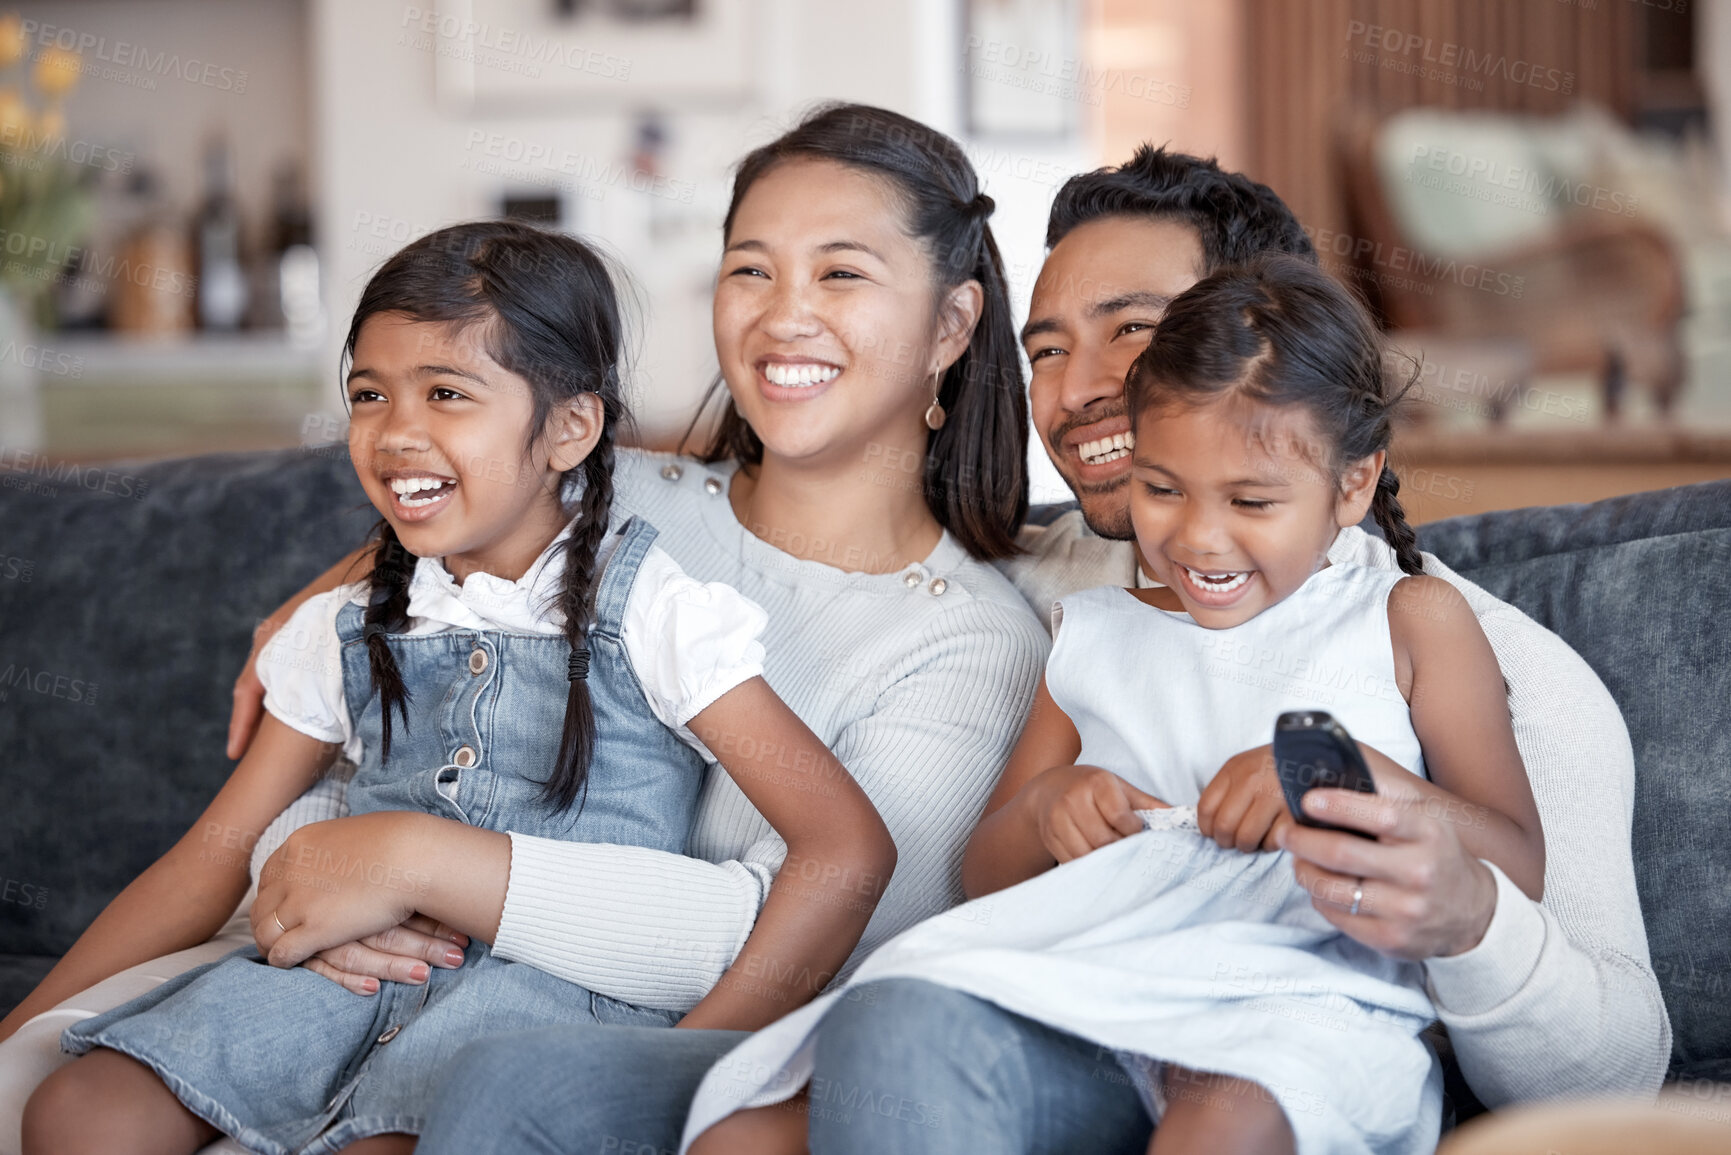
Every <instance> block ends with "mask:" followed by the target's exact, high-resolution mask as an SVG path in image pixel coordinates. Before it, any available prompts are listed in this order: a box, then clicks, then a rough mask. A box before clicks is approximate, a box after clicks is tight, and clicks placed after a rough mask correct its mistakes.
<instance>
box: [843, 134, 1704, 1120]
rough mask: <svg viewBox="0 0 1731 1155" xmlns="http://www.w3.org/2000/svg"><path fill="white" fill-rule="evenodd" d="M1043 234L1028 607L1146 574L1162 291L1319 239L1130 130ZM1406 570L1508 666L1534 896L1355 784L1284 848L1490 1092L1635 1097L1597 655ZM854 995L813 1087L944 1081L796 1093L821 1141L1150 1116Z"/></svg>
mask: <svg viewBox="0 0 1731 1155" xmlns="http://www.w3.org/2000/svg"><path fill="white" fill-rule="evenodd" d="M1046 243H1047V246H1048V249H1049V250H1050V251H1049V254H1048V256H1047V259H1046V263H1045V265H1044V267H1043V268H1042V270H1041V273H1040V276H1039V278H1038V280H1037V282H1036V284H1035V287H1034V292H1033V298H1032V302H1031V305H1030V309H1029V317H1028V322H1027V324H1026V326H1024V328H1023V330H1022V340H1023V345H1024V348H1025V349H1026V351H1027V355H1028V360H1029V362H1030V364H1031V366H1032V382H1031V385H1030V400H1031V403H1032V408H1033V418H1034V430H1035V433H1036V435H1037V436H1039V437H1040V438H1041V439H1042V441H1043V442H1044V445H1045V449H1046V452H1047V454H1048V455H1049V456H1050V457H1051V459H1052V462H1053V464H1054V465H1055V466H1056V467H1057V469H1058V472H1059V473H1060V474H1062V475H1063V477H1064V480H1065V482H1066V483H1067V484H1068V485H1069V486H1070V488H1071V490H1072V491H1073V492H1074V493H1075V495H1076V499H1077V508H1076V509H1074V510H1072V511H1069V512H1066V513H1063V514H1062V515H1060V516H1058V517H1056V518H1055V519H1053V520H1052V521H1050V523H1049V524H1047V525H1046V526H1044V527H1030V528H1029V529H1028V530H1026V531H1025V533H1024V537H1023V545H1024V546H1025V547H1026V548H1027V549H1028V551H1029V552H1028V554H1027V555H1026V556H1024V557H1022V558H1019V559H1016V560H1014V561H1011V562H1009V563H1007V564H1006V565H1005V566H1004V568H1005V570H1006V572H1007V573H1008V574H1009V575H1010V576H1011V578H1012V580H1014V581H1015V582H1016V585H1017V587H1018V588H1019V589H1020V590H1021V591H1022V593H1023V595H1024V596H1025V597H1027V598H1028V600H1029V602H1030V603H1031V604H1032V605H1033V607H1034V609H1035V612H1036V613H1039V614H1040V615H1041V617H1042V618H1045V617H1046V616H1047V615H1048V614H1049V612H1050V610H1051V606H1052V603H1053V602H1054V601H1055V600H1057V599H1058V598H1059V597H1062V596H1064V595H1065V594H1068V593H1070V592H1072V591H1074V590H1078V589H1083V588H1087V587H1089V586H1097V585H1107V584H1115V585H1133V584H1143V585H1145V584H1148V582H1149V580H1150V579H1149V578H1148V576H1147V574H1146V572H1145V570H1144V569H1143V567H1142V565H1141V564H1140V559H1139V558H1138V556H1137V552H1136V546H1135V544H1134V542H1133V541H1132V540H1130V539H1131V537H1132V533H1131V527H1130V516H1129V475H1130V453H1129V448H1130V447H1131V446H1133V444H1134V440H1133V438H1132V437H1131V433H1130V427H1129V420H1128V417H1127V415H1126V411H1125V403H1124V380H1125V376H1126V374H1127V371H1128V370H1129V368H1130V365H1131V363H1132V362H1133V361H1134V360H1135V358H1136V356H1137V354H1138V353H1140V352H1141V351H1142V349H1143V348H1145V347H1146V346H1147V344H1148V341H1149V339H1150V337H1151V335H1152V330H1153V326H1154V324H1155V323H1156V322H1157V321H1158V320H1159V318H1160V315H1161V313H1162V312H1163V310H1164V308H1165V306H1166V304H1167V303H1168V302H1169V301H1170V300H1171V299H1172V298H1173V297H1175V296H1176V295H1178V294H1179V293H1181V292H1183V291H1184V290H1185V289H1186V288H1188V287H1189V286H1191V285H1193V284H1195V283H1196V281H1197V280H1199V279H1200V278H1202V277H1203V276H1206V275H1207V274H1208V273H1210V272H1212V271H1213V270H1214V269H1215V268H1218V267H1220V266H1221V265H1225V264H1231V263H1234V262H1237V261H1241V260H1244V259H1246V258H1248V257H1250V256H1252V255H1254V254H1255V253H1257V252H1259V251H1263V250H1267V249H1278V250H1283V251H1286V252H1290V253H1295V254H1299V255H1302V256H1305V257H1308V258H1310V259H1312V260H1314V259H1315V253H1314V251H1313V249H1312V248H1311V245H1310V242H1309V240H1308V239H1307V238H1306V237H1305V235H1304V232H1303V230H1302V228H1301V227H1300V226H1299V224H1298V222H1297V220H1296V219H1295V218H1294V217H1293V216H1292V213H1291V211H1290V210H1289V209H1287V208H1286V206H1285V205H1284V204H1283V203H1281V201H1280V200H1279V198H1278V197H1276V196H1275V195H1274V194H1273V192H1271V191H1270V190H1269V189H1268V188H1266V187H1265V186H1263V185H1259V184H1256V183H1254V182H1252V181H1250V180H1248V179H1246V178H1244V177H1242V176H1239V175H1236V174H1228V173H1223V172H1221V171H1220V169H1219V167H1218V166H1217V165H1216V164H1215V163H1214V162H1213V161H1203V160H1199V159H1197V158H1194V157H1189V156H1184V155H1181V154H1174V153H1168V152H1166V151H1164V150H1157V149H1154V148H1151V147H1147V146H1144V147H1143V148H1141V149H1139V150H1138V151H1137V153H1136V155H1135V156H1134V157H1133V158H1132V159H1131V160H1130V161H1129V163H1127V164H1125V165H1123V166H1121V167H1119V168H1117V169H1102V170H1099V171H1097V172H1094V173H1087V174H1083V175H1081V176H1077V177H1075V178H1073V179H1071V180H1070V181H1069V182H1067V183H1066V184H1065V185H1064V187H1063V188H1062V189H1061V190H1060V191H1059V193H1058V196H1057V199H1056V202H1055V203H1054V205H1053V207H1052V213H1051V218H1050V224H1049V227H1048V230H1047V237H1046ZM1343 538H1351V539H1352V540H1353V541H1354V542H1356V545H1355V546H1353V547H1351V548H1352V550H1353V552H1352V553H1351V554H1350V556H1352V557H1353V558H1354V560H1357V561H1359V562H1361V563H1365V564H1377V565H1381V566H1383V567H1385V568H1392V567H1393V566H1394V561H1393V551H1392V550H1389V549H1388V548H1387V547H1386V546H1383V545H1382V544H1381V543H1380V542H1374V541H1371V540H1369V539H1367V538H1364V537H1363V536H1362V535H1357V534H1351V533H1349V534H1345V535H1343ZM1346 548H1348V547H1347V546H1346V545H1344V544H1342V545H1337V546H1336V551H1335V553H1336V556H1337V557H1344V556H1346V555H1345V554H1342V552H1341V551H1342V550H1343V549H1346ZM1425 569H1426V571H1427V572H1429V573H1434V574H1437V575H1439V576H1441V577H1444V578H1445V579H1447V580H1450V581H1452V582H1454V583H1455V584H1456V585H1458V586H1462V587H1463V592H1465V593H1466V594H1467V598H1468V601H1469V603H1470V604H1471V605H1472V607H1473V610H1474V612H1475V614H1477V615H1478V617H1479V619H1480V622H1481V624H1482V625H1483V626H1484V629H1485V632H1486V634H1487V636H1488V637H1489V638H1490V640H1491V643H1492V646H1493V648H1494V649H1495V650H1496V652H1497V656H1498V661H1499V663H1500V664H1501V665H1502V667H1503V669H1504V672H1505V674H1506V676H1507V679H1508V681H1509V683H1510V709H1511V713H1512V715H1513V720H1514V728H1515V734H1516V737H1517V740H1518V742H1519V745H1520V747H1521V753H1522V756H1523V759H1524V760H1525V762H1526V767H1527V771H1528V774H1529V776H1530V778H1531V779H1532V785H1533V792H1534V795H1535V797H1536V799H1537V801H1538V804H1539V808H1540V811H1541V816H1542V819H1543V822H1544V829H1545V834H1546V845H1547V850H1548V855H1549V858H1548V864H1549V865H1548V869H1547V875H1546V892H1545V900H1544V902H1543V904H1536V903H1533V902H1532V901H1531V900H1530V899H1528V898H1527V897H1526V896H1525V895H1524V894H1523V893H1522V892H1521V891H1520V890H1519V889H1518V888H1517V887H1515V886H1514V885H1513V884H1512V883H1510V882H1509V881H1508V879H1507V878H1505V877H1504V876H1503V875H1502V873H1501V872H1500V871H1497V870H1496V869H1495V868H1493V867H1490V866H1487V865H1486V864H1485V863H1483V862H1480V861H1477V860H1474V859H1470V858H1469V857H1468V856H1467V855H1466V854H1465V853H1464V851H1463V850H1462V849H1461V847H1460V844H1459V842H1458V840H1456V838H1455V837H1454V835H1453V833H1452V831H1451V829H1450V827H1449V826H1448V825H1447V824H1446V823H1444V822H1442V821H1441V820H1440V819H1438V818H1434V817H1430V816H1427V815H1425V814H1424V813H1422V812H1420V811H1418V810H1413V809H1404V810H1403V809H1402V808H1400V807H1397V806H1395V805H1393V804H1392V803H1387V802H1381V803H1375V804H1372V805H1370V806H1368V807H1361V808H1360V812H1361V813H1362V814H1363V815H1364V816H1365V818H1366V819H1367V821H1365V822H1363V823H1359V822H1354V823H1353V825H1361V826H1362V828H1364V829H1366V830H1378V829H1380V830H1381V837H1380V839H1379V841H1378V842H1377V843H1375V844H1368V843H1366V842H1365V841H1364V840H1362V839H1359V838H1356V837H1354V836H1352V835H1346V834H1340V833H1335V832H1330V831H1323V830H1315V829H1304V828H1297V829H1295V830H1294V831H1293V835H1292V837H1290V838H1289V839H1288V843H1287V846H1288V849H1289V850H1291V851H1292V852H1293V854H1294V857H1295V858H1296V859H1298V863H1297V872H1298V877H1299V880H1300V881H1301V882H1304V883H1305V884H1306V885H1308V886H1310V887H1311V889H1312V894H1313V895H1314V896H1315V898H1314V905H1316V907H1317V909H1318V910H1320V911H1321V912H1322V913H1324V915H1325V916H1332V917H1331V921H1332V920H1333V918H1339V917H1340V915H1341V914H1342V913H1344V908H1346V907H1347V906H1348V905H1349V904H1350V902H1351V898H1350V897H1348V894H1349V893H1350V889H1349V888H1343V887H1340V886H1339V885H1338V884H1336V885H1330V880H1338V879H1339V878H1340V877H1341V876H1345V877H1347V878H1354V877H1357V878H1361V879H1363V880H1364V881H1363V882H1362V884H1361V885H1362V890H1363V899H1364V909H1365V911H1366V912H1371V913H1378V914H1379V917H1378V918H1377V919H1376V920H1375V923H1374V924H1373V926H1374V929H1373V930H1371V931H1369V932H1360V933H1358V934H1356V935H1355V937H1358V938H1360V940H1361V941H1363V942H1365V943H1366V944H1367V945H1369V946H1371V947H1374V948H1376V949H1378V950H1381V951H1384V952H1386V953H1389V954H1392V955H1396V956H1399V957H1403V958H1410V959H1418V960H1423V961H1424V963H1425V969H1426V975H1427V979H1428V983H1427V985H1428V987H1429V989H1430V993H1431V996H1432V998H1433V999H1434V1000H1435V1002H1436V1006H1437V1012H1438V1015H1439V1016H1440V1018H1441V1020H1442V1022H1443V1024H1444V1025H1445V1026H1446V1027H1447V1028H1448V1031H1449V1036H1450V1041H1451V1043H1452V1045H1453V1048H1454V1051H1455V1053H1456V1056H1457V1059H1458V1061H1459V1063H1460V1065H1461V1068H1462V1069H1463V1071H1464V1073H1465V1075H1466V1077H1467V1080H1468V1083H1469V1085H1470V1087H1471V1089H1472V1090H1473V1092H1474V1093H1475V1094H1476V1095H1477V1097H1478V1098H1479V1099H1480V1100H1481V1101H1482V1102H1484V1103H1485V1104H1486V1105H1488V1106H1491V1107H1496V1106H1500V1105H1503V1104H1506V1103H1512V1102H1517V1101H1521V1100H1530V1099H1538V1098H1549V1097H1580V1096H1588V1095H1650V1094H1651V1093H1653V1092H1654V1091H1655V1090H1656V1089H1657V1088H1658V1086H1659V1083H1660V1080H1661V1079H1662V1077H1663V1073H1664V1070H1665V1067H1666V1064H1667V1062H1668V1059H1669V1054H1670V1025H1669V1022H1668V1021H1667V1019H1666V1017H1665V1011H1664V1006H1663V1003H1662V1002H1661V1000H1660V995H1659V989H1658V983H1657V980H1656V979H1655V977H1654V975H1653V973H1652V970H1651V966H1650V964H1649V962H1648V954H1647V944H1646V935H1645V931H1644V928H1643V926H1642V923H1641V918H1640V908H1639V905H1638V902H1637V899H1636V892H1635V884H1634V869H1633V864H1632V861H1631V857H1630V848H1629V847H1630V843H1629V821H1630V807H1631V801H1630V800H1631V799H1632V797H1633V783H1634V767H1633V758H1632V754H1631V751H1630V747H1629V741H1628V736H1627V732H1626V731H1625V729H1624V727H1623V724H1622V721H1621V718H1620V716H1619V714H1618V713H1617V710H1616V707H1615V705H1614V704H1613V703H1612V702H1611V699H1610V696H1609V694H1608V692H1607V691H1606V690H1605V689H1604V687H1603V685H1602V684H1601V683H1600V682H1599V680H1598V678H1597V677H1596V676H1595V675H1594V674H1593V673H1592V671H1591V670H1590V669H1589V668H1588V667H1587V665H1586V664H1585V663H1584V662H1583V661H1582V660H1581V659H1580V658H1579V656H1578V655H1576V654H1575V653H1574V652H1573V651H1571V650H1570V649H1569V648H1568V647H1567V646H1566V645H1565V644H1563V643H1562V641H1561V640H1560V639H1558V638H1556V637H1555V636H1554V635H1551V634H1550V633H1549V632H1548V631H1545V630H1544V629H1542V628H1541V627H1539V626H1538V625H1537V624H1536V623H1534V622H1532V621H1531V620H1530V619H1528V618H1526V617H1525V616H1524V615H1522V614H1520V613H1519V612H1518V611H1515V610H1513V609H1512V608H1511V607H1508V606H1506V605H1503V604H1502V603H1499V602H1496V601H1495V600H1494V599H1491V598H1490V597H1489V595H1487V594H1485V593H1484V592H1483V591H1482V590H1479V589H1478V588H1477V587H1475V586H1472V585H1470V583H1465V582H1464V581H1463V580H1462V579H1460V578H1458V577H1457V576H1456V575H1454V574H1452V573H1450V572H1449V571H1448V570H1447V569H1446V568H1445V567H1443V566H1441V564H1440V563H1438V562H1437V561H1436V559H1435V558H1434V557H1431V556H1430V555H1426V556H1425ZM1114 778H1115V776H1113V775H1105V774H1102V775H1099V776H1097V777H1096V779H1094V780H1091V781H1088V782H1083V783H1080V784H1079V785H1078V786H1077V787H1076V789H1077V790H1079V791H1089V792H1090V794H1089V796H1088V797H1084V798H1078V799H1073V800H1071V801H1074V802H1075V803H1076V804H1077V805H1079V806H1082V807H1084V808H1088V809H1090V810H1092V811H1097V813H1098V815H1099V817H1100V818H1101V819H1102V821H1103V825H1104V826H1105V828H1106V829H1107V830H1110V829H1111V825H1112V820H1113V819H1114V818H1121V817H1122V816H1123V815H1125V814H1127V813H1128V812H1129V803H1128V802H1127V801H1126V800H1125V797H1124V796H1123V794H1122V793H1121V792H1119V791H1117V790H1116V789H1115V787H1114V786H1113V783H1112V781H1111V780H1112V779H1114ZM1378 823H1383V824H1385V825H1382V826H1378ZM1343 890H1346V891H1347V893H1342V891H1343ZM1379 891H1380V892H1381V893H1380V894H1379V893H1378V892H1379ZM1379 900H1380V901H1379ZM1337 925H1340V924H1339V923H1337ZM1354 925H1356V924H1354ZM1342 929H1348V928H1347V927H1346V926H1343V927H1342ZM872 994H873V995H874V996H875V997H873V998H870V999H865V998H862V999H859V1000H854V1001H847V1000H844V1001H843V1002H842V1003H841V1004H840V1005H838V1007H837V1008H836V1009H835V1010H834V1011H832V1012H831V1014H830V1015H829V1016H828V1018H827V1019H826V1020H825V1024H824V1030H823V1034H822V1036H821V1038H820V1041H819V1049H818V1054H817V1073H816V1075H815V1076H814V1085H816V1082H815V1080H816V1079H819V1078H821V1079H823V1080H824V1081H825V1083H824V1085H826V1086H840V1087H866V1088H870V1089H871V1090H872V1092H873V1094H875V1095H877V1096H880V1097H886V1098H890V1099H908V1100H910V1101H915V1102H923V1103H928V1104H941V1105H943V1107H944V1109H945V1110H944V1112H943V1115H944V1120H943V1122H942V1124H941V1125H940V1126H939V1127H937V1128H925V1129H920V1128H910V1127H908V1126H906V1124H905V1123H902V1122H899V1121H898V1120H896V1119H895V1118H893V1117H890V1118H885V1117H883V1116H881V1115H872V1114H870V1113H867V1112H854V1113H853V1117H852V1118H851V1119H847V1120H845V1121H843V1120H841V1119H840V1118H839V1117H838V1113H836V1112H828V1113H824V1112H819V1111H816V1110H814V1111H813V1113H812V1142H813V1147H814V1149H815V1150H819V1151H822V1152H826V1153H827V1152H831V1151H850V1152H851V1151H860V1152H866V1151H882V1150H899V1151H906V1152H913V1151H934V1152H936V1151H949V1150H958V1149H962V1148H960V1147H957V1146H956V1145H955V1144H956V1143H957V1142H958V1141H959V1140H960V1139H961V1138H962V1137H963V1136H969V1137H971V1139H970V1142H971V1145H972V1147H973V1149H976V1150H1072V1149H1081V1146H1082V1145H1083V1144H1084V1143H1085V1144H1087V1145H1088V1146H1089V1147H1091V1148H1094V1149H1100V1150H1106V1151H1112V1150H1120V1149H1122V1150H1140V1147H1139V1146H1137V1144H1138V1143H1139V1142H1140V1141H1141V1140H1142V1139H1143V1138H1145V1136H1146V1130H1147V1126H1148V1120H1147V1118H1146V1115H1145V1113H1144V1112H1143V1111H1142V1110H1141V1107H1140V1103H1139V1102H1138V1099H1137V1096H1136V1094H1135V1093H1134V1092H1133V1091H1131V1089H1130V1088H1129V1086H1128V1085H1127V1083H1126V1082H1125V1081H1124V1080H1123V1079H1122V1078H1114V1077H1113V1075H1114V1073H1115V1071H1116V1066H1115V1062H1114V1060H1113V1058H1112V1057H1111V1055H1110V1053H1109V1052H1103V1051H1102V1050H1101V1049H1100V1048H1097V1047H1095V1046H1093V1045H1092V1044H1088V1043H1086V1042H1084V1041H1083V1040H1081V1039H1077V1038H1073V1037H1070V1036H1067V1035H1064V1034H1061V1033H1059V1032H1056V1031H1053V1030H1051V1029H1050V1028H1047V1027H1045V1026H1043V1025H1041V1024H1038V1023H1035V1022H1033V1021H1031V1020H1029V1019H1025V1018H1021V1017H1019V1016H1016V1015H1013V1014H1010V1013H1009V1012H1007V1011H1004V1010H1002V1009H1000V1008H997V1007H995V1006H992V1005H991V1004H988V1003H985V1002H982V1001H980V1000H978V999H974V998H972V997H971V996H968V995H964V994H961V993H960V992H956V991H951V990H946V989H944V988H940V987H935V986H932V985H931V984H926V983H908V982H891V983H887V984H882V986H881V987H880V988H877V989H874V990H872ZM984 1056H995V1057H996V1061H995V1062H985V1061H984V1060H983V1057H984Z"/></svg>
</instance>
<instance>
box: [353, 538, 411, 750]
mask: <svg viewBox="0 0 1731 1155" xmlns="http://www.w3.org/2000/svg"><path fill="white" fill-rule="evenodd" d="M374 532H375V536H376V537H377V545H375V546H374V548H373V574H372V578H371V585H372V590H371V594H370V596H369V597H368V599H367V612H366V617H365V619H364V621H365V622H366V625H365V627H364V628H363V629H362V631H361V636H362V637H363V638H364V639H365V640H366V643H367V665H368V667H369V668H370V669H371V671H372V676H373V693H375V694H377V695H378V696H379V704H380V706H381V707H382V710H381V711H380V713H381V716H382V719H381V720H382V725H383V735H382V739H381V744H380V755H379V757H380V760H381V761H389V760H390V757H391V711H392V710H393V709H395V710H396V711H397V713H398V714H400V715H401V716H402V719H403V725H404V726H405V727H406V726H408V724H409V689H408V687H407V686H405V685H403V674H402V671H401V670H399V669H397V659H396V657H395V655H393V654H392V653H391V647H390V644H389V643H388V642H386V641H385V635H386V634H390V633H397V632H399V631H401V630H404V629H406V628H407V627H408V624H409V575H410V574H411V573H412V572H413V571H414V568H415V558H414V555H413V554H411V553H409V551H408V550H406V549H404V548H403V544H402V542H400V541H398V540H397V531H396V530H394V529H392V528H391V523H390V522H388V521H385V520H383V519H382V518H381V519H380V521H379V525H378V528H377V530H375V531H374Z"/></svg>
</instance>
